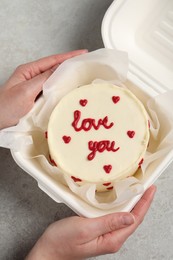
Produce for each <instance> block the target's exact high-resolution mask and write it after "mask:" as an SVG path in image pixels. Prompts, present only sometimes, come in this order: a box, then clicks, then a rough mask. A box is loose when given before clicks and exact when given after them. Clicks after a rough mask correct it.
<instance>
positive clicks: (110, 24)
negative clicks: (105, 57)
mask: <svg viewBox="0 0 173 260" xmlns="http://www.w3.org/2000/svg"><path fill="white" fill-rule="evenodd" d="M102 38H103V42H104V45H105V47H106V48H111V49H113V48H116V49H119V50H123V51H126V52H128V55H129V73H128V78H129V79H130V80H131V81H132V82H138V84H142V85H143V86H146V87H147V86H150V87H152V88H153V89H154V90H156V91H157V92H158V93H163V92H165V91H167V90H169V89H173V0H164V1H163V0H145V1H144V0H116V1H114V2H113V3H112V5H111V6H110V7H109V9H108V11H107V12H106V14H105V16H104V19H103V23H102Z"/></svg>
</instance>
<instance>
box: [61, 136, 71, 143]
mask: <svg viewBox="0 0 173 260" xmlns="http://www.w3.org/2000/svg"><path fill="white" fill-rule="evenodd" d="M62 139H63V141H64V143H65V144H68V143H69V142H70V141H71V137H70V136H66V135H64V136H63V137H62Z"/></svg>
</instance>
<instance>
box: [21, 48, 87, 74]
mask: <svg viewBox="0 0 173 260" xmlns="http://www.w3.org/2000/svg"><path fill="white" fill-rule="evenodd" d="M86 52H87V50H75V51H71V52H67V53H62V54H56V55H52V56H49V57H45V58H41V59H39V60H37V61H33V62H30V63H28V64H26V66H27V67H28V69H29V68H32V71H31V72H32V73H33V75H32V77H34V76H36V75H38V74H40V73H42V72H44V71H46V70H48V69H51V68H52V67H54V66H56V65H58V64H61V63H62V62H64V61H65V60H67V59H70V58H72V57H74V56H78V55H81V54H84V53H86Z"/></svg>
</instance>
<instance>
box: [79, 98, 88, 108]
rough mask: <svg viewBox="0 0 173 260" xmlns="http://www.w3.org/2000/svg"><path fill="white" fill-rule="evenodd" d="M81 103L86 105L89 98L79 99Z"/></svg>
mask: <svg viewBox="0 0 173 260" xmlns="http://www.w3.org/2000/svg"><path fill="white" fill-rule="evenodd" d="M79 103H80V105H81V106H83V107H85V106H86V104H87V103H88V100H87V99H81V100H80V101H79Z"/></svg>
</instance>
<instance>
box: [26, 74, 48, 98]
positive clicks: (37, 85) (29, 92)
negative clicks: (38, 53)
mask: <svg viewBox="0 0 173 260" xmlns="http://www.w3.org/2000/svg"><path fill="white" fill-rule="evenodd" d="M51 74H52V71H51V70H47V71H45V72H44V73H41V74H40V75H38V76H36V77H34V78H33V79H31V80H29V81H26V82H25V83H24V87H25V94H26V97H28V98H30V99H31V98H32V100H33V102H34V100H35V99H36V97H37V96H38V94H39V93H40V92H41V91H42V89H43V84H44V83H45V81H46V80H47V79H48V78H49V77H50V76H51ZM21 84H23V83H21Z"/></svg>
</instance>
